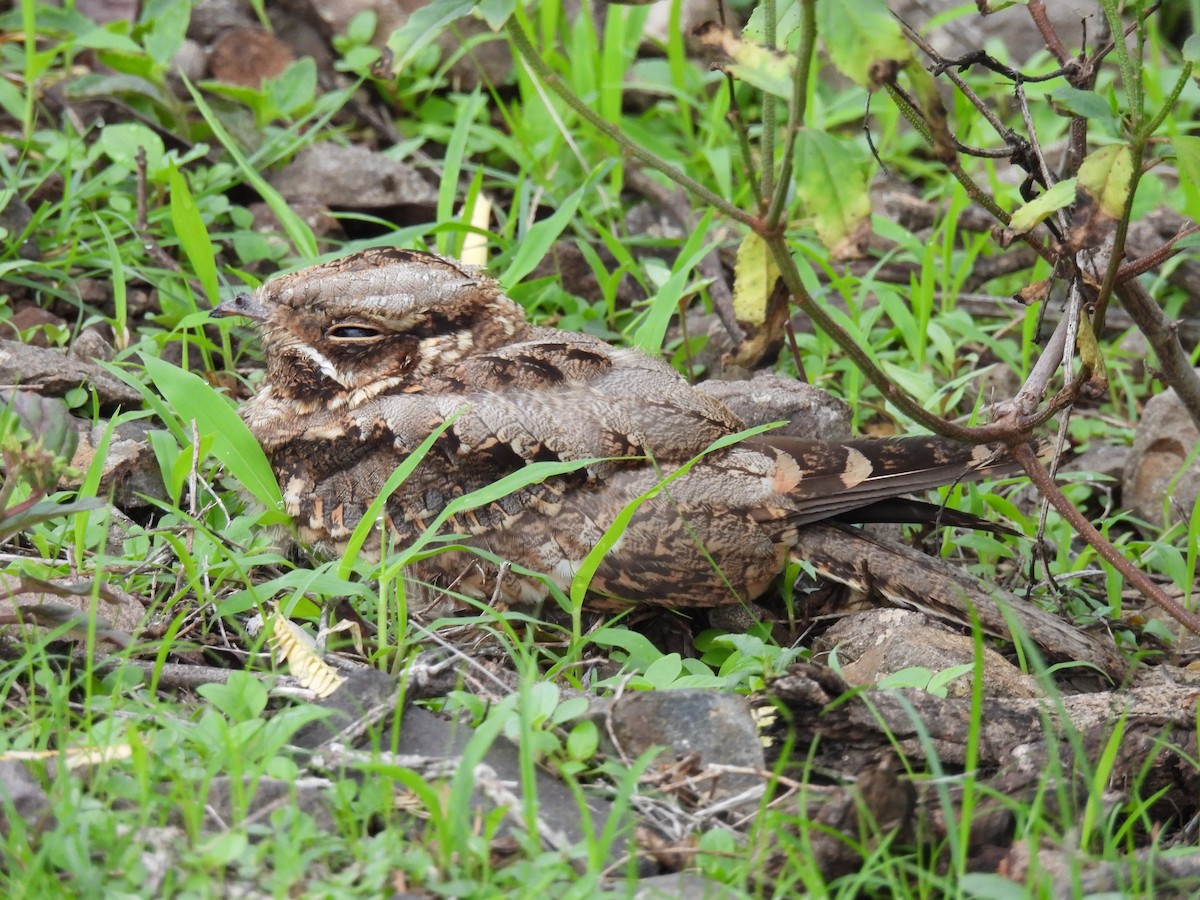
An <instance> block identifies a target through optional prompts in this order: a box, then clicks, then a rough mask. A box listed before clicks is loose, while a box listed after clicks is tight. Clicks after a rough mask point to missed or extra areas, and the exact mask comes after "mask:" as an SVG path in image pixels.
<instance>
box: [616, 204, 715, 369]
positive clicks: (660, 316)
mask: <svg viewBox="0 0 1200 900" xmlns="http://www.w3.org/2000/svg"><path fill="white" fill-rule="evenodd" d="M711 221H712V210H708V211H707V212H705V214H704V215H703V216H702V217H701V219H700V221H699V222H698V223H697V225H696V227H695V228H694V229H693V230H692V233H691V235H689V236H688V239H687V242H686V243H685V244H684V245H683V249H682V250H680V252H679V256H678V257H677V258H676V260H675V266H674V269H673V270H672V272H671V277H670V278H668V279H667V280H666V282H665V283H664V284H663V285H662V287H660V288H659V289H658V291H657V292H656V293H655V295H654V296H653V297H652V298H651V299H650V309H649V310H648V311H647V313H646V315H645V316H644V317H643V319H642V320H641V322H640V323H639V324H638V326H637V328H636V329H635V330H634V332H633V344H634V346H636V347H640V348H641V349H642V350H645V351H646V352H647V353H649V354H651V355H652V356H656V355H658V354H659V353H660V352H662V344H663V339H664V338H665V337H666V334H667V326H668V325H670V324H671V316H673V315H675V314H676V313H677V312H678V311H679V300H680V298H682V297H683V291H684V288H686V287H687V284H688V279H689V278H690V277H691V273H692V270H693V269H694V268H695V267H696V266H697V265H698V264H699V263H700V260H701V259H703V258H704V255H705V254H706V253H707V252H708V246H707V245H706V244H705V242H704V241H705V238H706V236H707V235H708V223H709V222H711Z"/></svg>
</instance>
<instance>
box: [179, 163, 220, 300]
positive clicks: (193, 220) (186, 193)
mask: <svg viewBox="0 0 1200 900" xmlns="http://www.w3.org/2000/svg"><path fill="white" fill-rule="evenodd" d="M168 179H169V184H170V186H171V224H172V225H173V226H174V228H175V236H176V237H177V238H179V246H181V247H182V248H183V252H184V254H185V255H186V256H187V258H188V262H189V263H190V264H191V267H192V271H193V272H195V273H196V277H197V278H198V279H200V285H201V286H202V287H203V288H204V294H205V296H207V297H208V300H209V302H210V303H216V302H217V299H218V293H219V291H220V286H219V285H218V283H217V262H216V259H214V257H213V249H212V241H210V240H209V237H208V228H206V227H205V225H204V219H203V218H201V216H200V208H199V207H198V206H196V201H195V199H194V198H193V197H192V192H191V191H190V190H189V189H188V185H187V180H186V179H185V178H184V177H183V175H182V174H180V172H179V170H178V169H177V168H175V164H174V163H171V168H170V172H169V173H168Z"/></svg>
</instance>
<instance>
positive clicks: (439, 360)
mask: <svg viewBox="0 0 1200 900" xmlns="http://www.w3.org/2000/svg"><path fill="white" fill-rule="evenodd" d="M214 314H215V315H219V316H245V317H247V318H249V319H251V320H252V321H253V322H254V323H255V324H256V325H257V326H258V328H259V331H260V332H261V335H262V346H263V352H264V354H265V357H266V373H265V376H264V378H263V383H262V386H261V388H260V389H259V390H258V392H257V394H256V395H255V396H254V397H252V398H251V399H250V400H249V401H248V402H247V403H246V404H245V406H244V407H243V410H242V415H243V417H244V419H245V421H246V423H247V424H248V425H249V427H250V429H251V431H252V432H253V433H254V434H255V436H256V437H257V438H258V440H259V441H260V442H261V443H262V445H263V448H264V450H265V451H266V454H267V456H268V458H269V459H270V461H271V465H272V467H273V468H274V470H275V473H276V475H277V476H278V478H279V482H280V486H281V488H282V490H283V496H284V500H285V505H286V508H287V511H288V513H289V514H290V515H291V516H292V517H293V518H294V520H295V523H296V527H297V531H298V534H299V537H300V538H301V539H302V540H303V541H306V542H309V543H312V544H315V545H317V546H318V547H320V548H322V549H324V550H325V551H327V552H331V553H337V552H339V551H340V550H342V549H343V548H344V547H345V545H346V542H347V540H348V538H349V536H350V534H351V533H352V532H353V530H354V528H355V526H356V525H357V524H358V523H359V521H360V520H361V519H362V517H363V515H364V513H365V511H366V509H367V507H368V506H369V505H370V504H371V502H372V501H373V500H374V499H375V498H376V496H377V495H378V493H379V492H380V490H381V488H382V487H383V485H384V482H385V481H386V480H387V479H388V477H389V476H390V475H391V474H392V472H393V471H394V470H395V469H396V467H397V466H399V465H400V464H401V462H402V461H403V460H404V459H405V458H406V456H407V455H408V454H409V453H411V452H412V451H413V450H414V449H415V448H417V447H418V446H419V445H420V444H421V442H422V441H423V440H425V439H426V438H427V437H428V436H429V435H430V434H432V433H433V432H434V431H435V430H436V429H437V428H439V427H440V426H442V425H444V424H445V423H446V422H447V420H451V419H452V421H451V423H450V425H449V426H448V427H447V428H446V429H445V430H444V432H443V433H442V434H441V436H440V437H439V438H438V439H437V440H436V442H435V443H434V444H433V446H432V449H431V450H430V451H429V452H428V453H427V454H426V455H425V457H424V458H423V459H422V461H421V462H420V464H419V465H418V467H417V468H416V469H415V471H414V472H413V474H412V475H411V476H410V477H409V478H408V479H407V481H405V482H404V483H403V484H402V485H401V486H400V488H399V489H398V490H397V491H396V492H395V493H394V494H393V495H392V496H391V497H390V499H389V500H388V501H387V503H386V507H385V511H386V514H385V516H384V517H383V518H384V522H385V527H384V528H383V529H376V530H375V536H373V537H372V538H371V540H370V541H369V542H368V544H367V545H366V547H365V548H364V550H365V551H366V552H368V553H371V554H375V555H377V554H379V553H380V552H381V550H380V540H381V538H380V533H381V532H383V533H384V535H385V536H384V537H383V541H384V542H385V548H386V545H387V544H388V542H394V545H395V546H402V545H404V544H405V543H406V542H408V541H411V540H412V539H413V538H414V537H415V536H416V535H418V534H420V533H421V532H422V531H423V530H424V529H426V528H427V527H428V525H429V523H430V522H432V521H433V520H434V519H435V518H436V517H437V515H438V514H439V513H440V512H441V511H442V510H443V509H444V508H445V507H446V505H447V504H449V503H450V502H451V501H453V500H454V499H455V498H457V497H461V496H463V495H464V494H467V493H470V492H472V491H475V490H476V489H478V488H483V487H485V486H488V485H491V484H493V483H495V482H496V481H497V480H498V479H500V478H502V477H503V476H505V475H507V474H509V473H512V472H515V471H517V470H520V469H522V468H523V467H525V466H527V465H528V464H530V463H533V462H538V461H580V460H594V461H593V462H590V463H589V464H587V465H586V466H582V467H579V468H577V469H575V470H574V471H571V472H568V473H566V474H557V475H554V476H553V477H548V478H546V479H545V480H543V481H541V482H540V483H537V484H533V485H530V486H527V487H524V488H522V489H520V490H517V491H516V492H514V493H512V494H510V495H508V496H507V497H504V498H503V499H500V500H496V501H495V502H491V503H487V504H485V505H483V506H479V507H477V508H474V509H471V510H469V511H466V512H462V513H459V514H456V515H454V516H452V517H451V518H450V519H449V520H447V522H446V524H445V526H444V528H443V531H444V532H445V533H447V534H457V535H461V536H462V537H461V540H460V541H459V542H458V548H455V549H448V550H446V551H444V552H438V553H434V554H432V555H430V556H428V557H426V558H424V559H422V560H420V561H419V562H418V563H416V564H414V566H413V567H412V568H411V570H410V571H409V573H408V574H409V575H411V576H413V577H415V578H417V579H419V580H421V581H424V582H426V583H428V584H431V585H433V586H434V587H444V588H448V589H451V590H454V591H459V592H462V593H464V594H467V595H469V596H473V597H476V598H479V599H484V600H487V599H491V598H493V597H497V598H500V599H502V600H504V601H506V602H509V603H515V604H529V603H533V602H536V601H539V600H541V599H543V598H544V597H545V595H546V593H547V591H546V587H545V585H544V584H543V583H542V582H541V581H540V580H539V579H537V578H533V577H529V576H526V575H523V574H518V573H517V572H515V571H514V569H519V568H524V569H526V570H532V571H534V572H539V573H543V574H544V575H548V576H549V577H550V578H552V579H553V580H554V581H556V582H557V583H558V584H559V585H561V586H563V587H564V588H566V587H567V586H568V585H569V584H570V583H571V580H572V578H573V577H574V575H575V572H576V571H577V569H578V567H579V565H580V563H581V561H582V560H583V559H584V558H585V557H586V556H587V555H588V553H589V551H590V550H592V548H593V547H595V546H596V545H597V543H598V542H600V540H601V538H602V536H604V535H605V533H606V531H607V530H608V529H609V526H610V525H612V524H613V522H614V521H615V520H616V519H617V517H618V516H621V515H622V514H623V513H624V514H625V515H627V516H628V522H627V523H626V524H625V525H624V527H623V530H622V531H621V533H620V536H619V538H618V539H617V540H616V542H615V544H613V546H612V547H611V549H610V550H609V551H608V552H607V554H606V555H605V556H604V558H603V560H602V562H601V563H600V565H599V568H598V569H597V570H596V572H595V574H594V576H593V577H592V579H591V582H590V587H589V590H588V598H589V604H590V605H591V606H592V607H593V608H601V609H603V608H620V607H624V606H626V605H628V604H656V605H661V606H667V607H712V606H720V605H725V604H732V603H737V602H739V601H749V600H752V599H754V598H756V597H758V596H759V595H761V594H763V593H764V592H765V591H766V590H767V589H768V587H769V586H770V585H771V583H772V580H773V579H774V578H775V577H776V576H777V575H778V574H779V572H780V571H781V570H782V569H783V567H784V565H785V563H786V562H787V560H788V557H789V553H790V551H791V549H792V546H793V542H794V540H795V537H796V534H797V529H802V528H803V527H804V526H805V524H806V523H811V522H815V521H818V520H823V519H829V518H833V517H842V518H845V517H846V516H848V515H849V516H850V517H851V518H854V516H856V515H861V516H862V517H864V518H866V519H871V518H876V517H877V516H878V509H879V504H880V503H886V502H887V501H888V500H889V499H890V498H896V497H898V496H899V495H902V494H908V493H912V492H920V491H924V490H926V489H928V488H932V487H936V486H938V485H944V484H949V483H952V482H955V481H957V480H960V479H966V480H974V479H977V478H980V477H984V476H986V475H989V474H994V473H997V472H999V473H1007V472H1008V471H1010V470H1011V469H1012V465H1011V463H1010V462H1009V461H1008V460H1004V459H1001V460H999V461H996V460H995V459H994V454H993V452H992V451H991V450H989V449H987V448H980V447H974V448H973V447H968V446H964V445H962V444H958V443H955V442H952V441H949V440H945V439H942V438H935V437H909V438H899V439H887V440H854V441H849V442H845V443H831V442H823V441H816V440H805V439H800V438H795V437H781V436H773V435H772V434H771V433H770V432H766V433H763V434H759V435H757V436H753V437H749V438H746V439H744V440H741V441H739V442H736V443H734V444H733V445H731V446H726V447H721V448H718V449H710V448H712V445H713V444H714V443H715V442H718V441H720V440H721V439H722V438H726V437H727V436H729V435H733V434H736V433H738V432H740V431H742V430H743V428H744V426H743V423H742V422H741V421H740V420H739V419H738V418H737V416H735V415H734V414H733V413H732V412H731V411H730V410H729V409H727V408H726V407H725V406H724V405H723V404H722V403H721V402H720V401H718V400H717V399H715V398H714V397H710V396H708V395H707V394H705V393H703V392H701V391H699V390H697V389H695V388H694V387H692V386H691V385H689V384H688V383H687V381H685V380H684V379H683V378H682V377H681V376H680V375H679V374H678V373H677V372H676V371H675V370H674V369H672V368H671V367H670V366H668V365H667V364H666V363H664V362H662V361H661V360H658V359H653V358H650V357H648V356H646V355H644V354H643V353H641V352H639V351H637V350H632V349H623V348H618V347H614V346H612V345H610V344H607V343H605V342H604V341H602V340H600V339H598V338H595V337H591V336H589V335H586V334H579V333H575V332H570V331H562V330H558V329H555V328H550V327H541V326H537V325H533V324H531V323H530V322H528V321H527V320H526V317H525V313H524V311H523V310H522V309H521V307H519V306H518V305H517V304H516V303H515V302H514V301H512V300H511V299H509V298H508V297H506V296H505V295H504V294H503V293H502V292H501V290H500V289H499V287H498V286H497V284H496V283H495V282H494V281H492V280H491V279H490V278H488V277H487V276H486V275H485V274H483V273H481V272H477V271H475V270H473V269H471V268H469V267H465V266H463V265H461V264H459V263H457V262H455V261H453V260H450V259H446V258H443V257H440V256H436V255H433V254H430V253H421V252H415V251H408V250H398V249H374V250H366V251H362V252H359V253H355V254H352V255H350V256H347V257H345V258H342V259H338V260H335V261H333V262H329V263H325V264H323V265H318V266H312V267H310V268H306V269H303V270H301V271H298V272H294V273H291V274H288V275H283V276H281V277H277V278H275V279H273V280H271V281H269V282H267V283H266V284H264V285H263V286H262V287H260V288H259V289H258V290H256V291H255V292H254V293H253V294H252V295H246V294H243V295H239V296H237V297H235V298H234V299H232V300H229V301H227V302H225V303H222V304H221V305H220V306H219V307H217V309H216V310H215V311H214ZM884 517H886V515H885V516H884ZM462 546H466V547H472V548H478V549H479V550H482V551H487V553H488V554H490V555H491V557H494V558H499V559H501V560H506V561H509V562H511V563H512V564H514V565H513V567H512V568H510V567H509V566H504V565H498V564H496V563H494V562H492V561H491V559H490V558H488V557H485V556H484V555H481V554H477V553H473V552H471V551H470V550H464V549H461V547H462Z"/></svg>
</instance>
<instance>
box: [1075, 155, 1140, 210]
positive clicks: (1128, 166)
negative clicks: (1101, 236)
mask: <svg viewBox="0 0 1200 900" xmlns="http://www.w3.org/2000/svg"><path fill="white" fill-rule="evenodd" d="M1132 177H1133V153H1132V152H1130V150H1129V146H1128V145H1127V144H1109V145H1108V146H1107V147H1101V148H1100V149H1099V150H1096V151H1095V152H1094V153H1089V154H1088V155H1087V157H1086V158H1085V159H1084V161H1083V162H1082V163H1080V164H1079V175H1078V180H1079V189H1080V190H1082V191H1084V192H1086V193H1087V194H1088V195H1089V196H1090V197H1091V198H1092V199H1093V200H1094V201H1095V202H1096V205H1097V206H1099V207H1100V209H1101V210H1102V211H1103V212H1105V213H1106V214H1108V215H1109V216H1111V217H1112V218H1114V219H1117V218H1120V216H1121V214H1122V213H1123V212H1124V211H1125V201H1126V200H1127V199H1128V198H1129V185H1130V182H1131V180H1132Z"/></svg>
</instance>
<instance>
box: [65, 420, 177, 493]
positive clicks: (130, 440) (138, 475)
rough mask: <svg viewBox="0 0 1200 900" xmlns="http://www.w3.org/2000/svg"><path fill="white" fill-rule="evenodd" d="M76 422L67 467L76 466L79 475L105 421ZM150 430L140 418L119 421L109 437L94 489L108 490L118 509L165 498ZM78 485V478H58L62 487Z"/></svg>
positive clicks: (84, 471) (88, 462) (89, 462)
mask: <svg viewBox="0 0 1200 900" xmlns="http://www.w3.org/2000/svg"><path fill="white" fill-rule="evenodd" d="M76 422H77V427H78V428H79V431H80V435H79V444H78V446H77V447H76V448H75V455H74V456H73V457H72V458H71V467H72V468H74V469H76V470H78V472H79V473H80V477H81V478H82V477H83V476H85V475H86V474H87V471H88V469H89V468H90V467H91V465H92V462H93V460H94V459H95V458H96V451H97V448H98V447H99V446H100V443H101V442H102V441H103V439H104V433H105V431H106V430H107V429H108V427H109V422H107V421H101V422H99V423H98V424H96V425H95V426H92V425H91V423H89V422H84V421H82V420H78V419H77V420H76ZM150 430H151V429H150V428H148V427H147V426H146V425H145V424H144V423H143V422H141V421H140V420H134V421H126V422H121V423H120V424H118V425H117V427H116V430H115V432H114V433H113V436H112V438H111V440H110V441H109V444H108V451H107V452H106V453H105V455H104V469H103V471H102V472H101V475H100V486H99V488H98V489H97V492H96V493H97V495H98V496H101V497H104V496H108V495H110V494H111V496H112V503H113V506H115V507H117V508H118V509H122V510H126V511H128V510H132V509H146V508H147V507H150V506H153V500H154V499H158V500H166V499H167V494H166V490H165V488H164V487H163V482H162V475H161V472H160V471H159V467H158V461H157V460H156V459H155V456H154V450H153V449H152V448H151V446H150V440H149V438H148V437H147V434H148V433H149V432H150ZM78 486H79V482H78V480H73V481H67V480H64V481H63V482H60V487H63V488H72V487H78ZM139 495H142V496H139ZM147 498H150V499H147Z"/></svg>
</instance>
